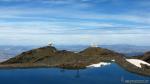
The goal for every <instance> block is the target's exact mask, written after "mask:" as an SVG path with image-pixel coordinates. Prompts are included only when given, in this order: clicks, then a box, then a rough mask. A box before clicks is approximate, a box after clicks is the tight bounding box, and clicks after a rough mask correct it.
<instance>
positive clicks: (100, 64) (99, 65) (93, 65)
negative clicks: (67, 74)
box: [87, 62, 111, 67]
mask: <svg viewBox="0 0 150 84" xmlns="http://www.w3.org/2000/svg"><path fill="white" fill-rule="evenodd" d="M110 64H111V63H108V62H100V63H97V64H91V65H89V66H87V67H102V66H106V65H110Z"/></svg>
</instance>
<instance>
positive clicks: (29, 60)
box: [0, 46, 150, 76]
mask: <svg viewBox="0 0 150 84" xmlns="http://www.w3.org/2000/svg"><path fill="white" fill-rule="evenodd" d="M149 56H150V54H149V52H147V53H145V54H144V56H140V57H137V56H136V57H133V58H138V59H141V60H144V61H146V62H149V58H150V57H149ZM112 60H115V62H116V63H117V64H118V65H120V66H121V67H123V68H124V69H126V70H128V71H130V72H134V73H138V74H142V75H148V76H150V68H149V66H147V65H144V64H143V65H142V68H139V67H137V66H135V65H133V64H131V63H130V62H128V61H127V60H126V56H124V55H123V54H120V53H117V52H114V51H112V50H108V49H105V48H100V47H88V48H86V49H84V50H82V51H80V52H72V51H67V50H58V49H56V48H55V47H53V46H45V47H41V48H37V49H32V50H29V51H27V52H23V53H21V54H19V55H17V56H16V57H13V58H10V59H8V60H7V61H4V62H1V63H0V68H29V67H32V68H33V67H61V68H68V69H70V68H71V69H78V68H86V66H88V65H91V64H94V63H99V62H108V61H109V62H111V61H112Z"/></svg>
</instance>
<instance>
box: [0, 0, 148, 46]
mask: <svg viewBox="0 0 150 84" xmlns="http://www.w3.org/2000/svg"><path fill="white" fill-rule="evenodd" d="M49 43H53V44H56V45H91V44H97V45H112V44H129V45H146V46H147V45H150V0H0V45H47V44H49Z"/></svg>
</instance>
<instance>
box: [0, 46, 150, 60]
mask: <svg viewBox="0 0 150 84" xmlns="http://www.w3.org/2000/svg"><path fill="white" fill-rule="evenodd" d="M37 47H39V46H0V61H4V60H6V59H9V58H11V57H14V56H16V55H17V54H20V53H22V52H24V51H27V50H31V49H33V48H37ZM87 47H89V46H87V45H56V48H58V49H60V50H64V49H65V50H70V51H76V52H78V51H81V50H83V49H85V48H87ZM100 47H102V48H107V49H110V50H113V51H116V52H119V53H123V54H125V55H127V56H135V55H142V54H143V53H144V52H147V51H150V46H135V45H124V44H122V45H120V44H119V45H100Z"/></svg>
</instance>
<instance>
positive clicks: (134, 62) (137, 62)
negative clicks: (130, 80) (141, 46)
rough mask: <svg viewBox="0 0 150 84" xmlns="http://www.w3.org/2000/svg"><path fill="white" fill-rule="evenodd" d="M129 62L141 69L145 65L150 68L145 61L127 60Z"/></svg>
mask: <svg viewBox="0 0 150 84" xmlns="http://www.w3.org/2000/svg"><path fill="white" fill-rule="evenodd" d="M126 60H127V61H128V62H130V63H131V64H133V65H135V66H137V67H139V68H142V66H141V64H145V65H147V66H150V64H149V63H147V62H145V61H143V60H139V59H126Z"/></svg>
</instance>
